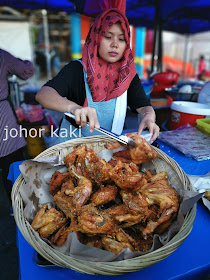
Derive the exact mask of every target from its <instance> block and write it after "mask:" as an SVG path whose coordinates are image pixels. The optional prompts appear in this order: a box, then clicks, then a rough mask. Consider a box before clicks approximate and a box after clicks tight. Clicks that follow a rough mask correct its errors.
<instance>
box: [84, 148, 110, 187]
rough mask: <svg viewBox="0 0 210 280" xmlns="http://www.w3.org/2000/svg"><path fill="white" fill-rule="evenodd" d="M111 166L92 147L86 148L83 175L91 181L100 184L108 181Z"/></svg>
mask: <svg viewBox="0 0 210 280" xmlns="http://www.w3.org/2000/svg"><path fill="white" fill-rule="evenodd" d="M110 170H111V166H110V165H109V164H108V163H107V162H106V161H105V160H104V159H102V158H100V157H99V156H98V155H97V154H96V153H95V152H94V151H93V150H92V149H90V150H88V151H87V153H86V154H85V158H84V168H83V170H82V174H83V176H85V177H87V178H89V179H90V180H91V181H92V182H95V183H97V184H101V183H104V182H109V181H110V176H109V171H110Z"/></svg>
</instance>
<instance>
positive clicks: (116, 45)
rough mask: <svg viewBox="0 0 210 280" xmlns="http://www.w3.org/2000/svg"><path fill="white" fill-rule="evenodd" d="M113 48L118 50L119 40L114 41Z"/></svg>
mask: <svg viewBox="0 0 210 280" xmlns="http://www.w3.org/2000/svg"><path fill="white" fill-rule="evenodd" d="M111 46H112V47H114V48H117V47H118V40H117V39H113V40H112V44H111Z"/></svg>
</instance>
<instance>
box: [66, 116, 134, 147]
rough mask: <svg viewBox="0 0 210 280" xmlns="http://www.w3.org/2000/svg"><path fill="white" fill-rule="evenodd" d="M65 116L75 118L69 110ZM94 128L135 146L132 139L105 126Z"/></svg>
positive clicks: (123, 142)
mask: <svg viewBox="0 0 210 280" xmlns="http://www.w3.org/2000/svg"><path fill="white" fill-rule="evenodd" d="M64 115H65V116H67V117H70V118H72V119H73V120H75V116H74V115H73V114H71V113H69V112H65V113H64ZM87 125H88V126H89V123H88V122H87ZM94 129H95V130H97V131H99V132H101V133H103V134H104V135H107V136H109V137H111V138H112V139H114V140H116V141H118V142H120V143H122V144H125V145H130V146H132V147H136V142H134V141H133V139H131V138H129V137H127V136H126V135H119V136H118V135H117V134H115V133H113V132H111V131H108V130H106V129H105V128H102V127H100V128H94Z"/></svg>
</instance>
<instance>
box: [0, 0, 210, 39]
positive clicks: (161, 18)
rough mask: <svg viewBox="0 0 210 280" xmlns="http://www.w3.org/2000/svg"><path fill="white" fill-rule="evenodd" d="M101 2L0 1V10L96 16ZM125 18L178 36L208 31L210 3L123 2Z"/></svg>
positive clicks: (195, 0) (198, 0) (188, 0)
mask: <svg viewBox="0 0 210 280" xmlns="http://www.w3.org/2000/svg"><path fill="white" fill-rule="evenodd" d="M119 1H122V0H119ZM73 2H74V3H73ZM101 2H103V0H98V1H96V0H71V1H70V0H0V6H9V7H12V8H15V9H46V10H53V11H66V12H67V13H72V12H75V10H77V11H79V12H81V13H84V14H86V15H88V13H89V14H91V12H92V13H94V12H95V13H97V12H100V3H101ZM126 15H127V17H128V19H129V22H130V24H132V25H134V26H144V27H146V28H149V29H153V28H154V25H156V24H157V22H159V23H160V22H161V28H162V29H163V30H168V31H174V32H177V33H181V34H194V33H197V32H202V31H208V30H210V17H209V15H210V0H175V1H174V0H127V1H126Z"/></svg>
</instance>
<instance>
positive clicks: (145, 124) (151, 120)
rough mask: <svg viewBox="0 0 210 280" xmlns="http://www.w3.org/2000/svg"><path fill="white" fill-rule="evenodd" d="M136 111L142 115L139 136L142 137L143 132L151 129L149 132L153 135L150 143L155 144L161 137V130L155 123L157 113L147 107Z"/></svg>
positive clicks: (150, 107)
mask: <svg viewBox="0 0 210 280" xmlns="http://www.w3.org/2000/svg"><path fill="white" fill-rule="evenodd" d="M136 111H137V112H138V113H139V114H140V115H141V117H142V120H141V123H140V125H139V129H138V135H141V133H142V131H143V130H144V129H145V128H148V129H149V132H150V133H151V134H152V138H151V140H150V143H153V142H154V141H155V139H156V138H157V137H158V136H159V132H160V128H159V127H158V126H157V124H156V123H155V121H156V116H155V111H154V109H153V108H152V106H145V107H141V108H138V109H136Z"/></svg>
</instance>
